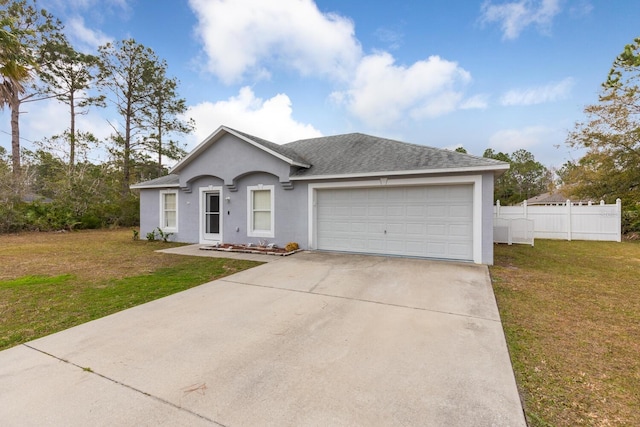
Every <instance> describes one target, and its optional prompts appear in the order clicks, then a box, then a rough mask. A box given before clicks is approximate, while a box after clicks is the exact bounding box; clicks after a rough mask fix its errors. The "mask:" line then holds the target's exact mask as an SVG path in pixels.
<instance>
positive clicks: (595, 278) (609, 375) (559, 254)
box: [491, 240, 640, 427]
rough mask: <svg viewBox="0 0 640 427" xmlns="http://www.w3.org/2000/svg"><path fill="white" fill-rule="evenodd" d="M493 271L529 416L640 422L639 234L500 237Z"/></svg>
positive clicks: (560, 421) (590, 422)
mask: <svg viewBox="0 0 640 427" xmlns="http://www.w3.org/2000/svg"><path fill="white" fill-rule="evenodd" d="M491 276H492V279H493V286H494V290H495V294H496V298H497V301H498V307H499V309H500V315H501V317H502V322H503V325H504V329H505V335H506V337H507V343H508V346H509V351H510V354H511V359H512V363H513V366H514V370H515V374H516V381H517V382H518V386H519V388H520V392H521V395H522V397H523V401H524V405H525V413H526V416H527V420H528V422H529V425H530V426H531V427H538V426H638V425H640V411H638V408H640V243H638V242H623V243H612V242H567V241H553V240H536V242H535V247H531V246H525V245H513V246H506V245H498V246H496V247H495V265H494V266H492V267H491Z"/></svg>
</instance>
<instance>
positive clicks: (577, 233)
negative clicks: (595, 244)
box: [493, 199, 622, 243]
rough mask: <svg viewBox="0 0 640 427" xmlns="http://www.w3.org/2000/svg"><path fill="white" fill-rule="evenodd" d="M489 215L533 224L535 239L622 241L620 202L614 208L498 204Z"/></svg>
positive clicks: (570, 204)
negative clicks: (527, 220)
mask: <svg viewBox="0 0 640 427" xmlns="http://www.w3.org/2000/svg"><path fill="white" fill-rule="evenodd" d="M493 213H494V218H495V219H496V220H497V219H505V220H513V219H518V218H524V219H529V220H533V224H534V225H533V235H534V237H535V238H536V239H562V240H606V241H614V242H620V241H621V240H622V205H621V203H620V199H618V200H617V201H616V204H614V205H606V204H605V203H604V201H601V202H600V204H599V205H593V204H591V203H589V204H587V205H582V204H579V205H572V203H571V202H570V201H569V200H567V202H566V203H565V204H564V205H560V206H538V205H535V206H527V203H526V202H524V203H523V204H522V205H521V206H500V201H498V203H497V204H496V206H494V208H493ZM494 234H495V231H494ZM514 243H516V242H515V241H514Z"/></svg>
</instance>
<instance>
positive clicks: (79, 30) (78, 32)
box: [65, 16, 113, 51]
mask: <svg viewBox="0 0 640 427" xmlns="http://www.w3.org/2000/svg"><path fill="white" fill-rule="evenodd" d="M65 28H66V30H67V33H68V34H69V36H70V37H71V39H72V40H74V41H76V42H78V43H80V45H81V46H83V47H87V48H89V50H91V51H95V50H97V49H98V46H100V45H103V44H105V43H107V42H111V41H112V40H113V39H112V38H111V37H108V36H107V35H105V34H104V33H102V32H101V31H99V30H92V29H90V28H87V26H86V25H85V23H84V19H83V18H82V17H81V16H76V17H73V18H69V19H68V20H67V23H66V27H65Z"/></svg>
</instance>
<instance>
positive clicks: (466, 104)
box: [460, 94, 489, 110]
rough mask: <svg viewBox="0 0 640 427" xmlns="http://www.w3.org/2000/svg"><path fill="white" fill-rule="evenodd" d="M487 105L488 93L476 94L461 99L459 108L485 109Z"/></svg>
mask: <svg viewBox="0 0 640 427" xmlns="http://www.w3.org/2000/svg"><path fill="white" fill-rule="evenodd" d="M488 107H489V95H487V94H478V95H474V96H472V97H470V98H467V99H465V100H463V101H462V102H461V103H460V109H461V110H485V109H487V108H488Z"/></svg>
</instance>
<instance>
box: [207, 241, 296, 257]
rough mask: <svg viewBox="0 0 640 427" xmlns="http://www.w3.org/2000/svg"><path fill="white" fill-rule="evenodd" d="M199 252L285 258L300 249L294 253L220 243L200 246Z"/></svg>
mask: <svg viewBox="0 0 640 427" xmlns="http://www.w3.org/2000/svg"><path fill="white" fill-rule="evenodd" d="M200 250H202V251H223V252H240V253H245V254H263V255H279V256H287V255H291V254H295V253H296V252H300V251H301V249H296V250H294V251H287V250H286V249H285V248H278V247H273V248H268V247H265V246H248V245H241V244H237V243H221V244H218V245H211V246H201V247H200Z"/></svg>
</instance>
